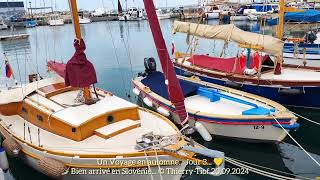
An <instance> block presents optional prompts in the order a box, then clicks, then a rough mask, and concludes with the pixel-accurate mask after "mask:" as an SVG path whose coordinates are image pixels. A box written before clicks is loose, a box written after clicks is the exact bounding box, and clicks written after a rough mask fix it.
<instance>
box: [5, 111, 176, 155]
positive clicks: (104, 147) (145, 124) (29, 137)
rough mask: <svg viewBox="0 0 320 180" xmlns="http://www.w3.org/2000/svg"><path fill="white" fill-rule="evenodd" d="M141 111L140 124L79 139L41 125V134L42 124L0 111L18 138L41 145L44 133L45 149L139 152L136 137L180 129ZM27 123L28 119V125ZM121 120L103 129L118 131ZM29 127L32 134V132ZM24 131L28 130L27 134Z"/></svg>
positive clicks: (69, 151)
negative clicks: (45, 128) (121, 130)
mask: <svg viewBox="0 0 320 180" xmlns="http://www.w3.org/2000/svg"><path fill="white" fill-rule="evenodd" d="M139 115H140V117H141V120H139V121H137V122H138V123H140V126H139V127H135V128H132V129H130V130H127V131H125V132H121V133H119V134H116V135H115V136H112V137H110V138H107V139H106V138H102V137H100V136H98V135H93V136H91V137H89V138H87V139H84V140H83V141H79V142H77V141H73V140H71V139H68V138H65V137H62V136H59V135H56V134H53V133H51V132H48V131H46V130H43V129H40V136H38V127H37V126H35V125H33V124H31V123H29V122H27V121H25V120H24V119H23V118H21V117H20V116H17V115H14V116H3V115H1V114H0V118H1V119H2V121H1V124H2V126H5V127H8V126H10V128H9V129H10V131H11V132H12V134H15V135H16V136H17V137H18V138H20V139H22V140H25V141H26V142H28V143H31V144H33V145H35V146H39V137H40V145H41V146H42V147H43V148H45V149H50V150H53V151H60V152H61V151H63V152H65V153H75V154H110V153H132V152H136V150H135V149H134V147H135V145H136V140H137V139H138V138H140V137H141V136H142V135H143V134H146V133H149V132H153V133H154V134H158V135H163V136H168V135H174V134H176V130H175V129H174V128H173V127H172V126H170V125H169V124H168V123H167V122H166V121H164V120H163V119H160V118H159V117H158V116H155V115H153V114H151V113H148V112H145V111H141V110H140V111H139ZM24 123H26V126H25V129H24ZM118 123H119V124H117V123H113V124H111V125H107V126H105V127H103V129H109V127H108V126H110V129H111V126H112V129H113V131H116V130H117V128H116V126H118V125H119V127H120V126H121V127H120V129H121V128H124V124H123V123H121V121H120V122H118ZM130 125H132V124H130ZM29 127H30V134H29V133H28V128H29ZM101 131H103V130H101ZM24 132H25V133H26V136H25V138H24Z"/></svg>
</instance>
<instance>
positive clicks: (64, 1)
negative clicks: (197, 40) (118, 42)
mask: <svg viewBox="0 0 320 180" xmlns="http://www.w3.org/2000/svg"><path fill="white" fill-rule="evenodd" d="M1 1H5V2H6V1H7V0H1ZM8 1H9V2H10V1H24V2H25V3H27V4H28V7H29V2H30V1H31V4H32V7H42V6H52V7H53V8H54V9H55V8H57V10H68V0H8ZM120 1H121V3H122V7H123V8H125V7H126V5H125V4H126V3H125V2H126V0H120ZM198 1H199V0H154V2H155V5H156V6H157V7H166V3H167V4H168V7H173V6H182V5H193V4H198ZM77 2H78V8H79V9H85V10H94V9H97V8H101V7H106V8H110V9H116V8H117V2H118V1H117V0H77ZM127 4H128V7H132V6H134V7H142V6H143V0H127Z"/></svg>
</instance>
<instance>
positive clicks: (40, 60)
mask: <svg viewBox="0 0 320 180" xmlns="http://www.w3.org/2000/svg"><path fill="white" fill-rule="evenodd" d="M160 23H161V27H162V31H163V34H164V37H165V40H166V43H167V45H168V49H169V50H170V49H171V43H172V41H174V43H175V46H176V48H177V50H178V51H181V52H185V51H186V50H187V48H188V44H186V35H185V34H181V33H177V34H175V35H173V34H172V32H171V25H172V20H161V21H160ZM195 23H196V22H195ZM205 23H207V24H211V25H215V24H219V21H215V20H213V21H208V22H205ZM235 23H236V25H237V26H238V27H240V28H241V29H244V30H248V31H255V32H258V31H260V32H264V33H265V34H272V28H269V27H263V28H260V26H259V23H257V22H235ZM81 28H82V35H83V38H84V39H85V42H86V45H87V50H86V54H87V57H88V59H89V60H90V61H92V63H93V64H94V65H95V68H96V72H97V77H98V84H97V86H99V87H101V88H103V89H107V90H109V91H111V92H113V93H114V94H116V95H118V96H120V97H122V98H125V99H128V100H131V101H132V102H136V101H137V99H136V97H135V96H133V95H132V94H131V88H132V86H131V79H132V78H134V76H135V75H137V73H138V72H141V71H143V70H144V66H143V59H144V58H145V57H155V58H156V59H157V64H158V66H157V68H158V69H160V67H159V65H160V63H159V61H158V57H157V52H156V49H155V47H154V44H153V39H152V35H151V32H150V29H149V24H148V22H147V21H135V22H117V21H111V22H97V23H91V24H86V25H82V26H81ZM17 31H24V32H25V33H28V34H30V37H29V38H28V39H24V40H17V41H9V42H6V41H3V42H1V43H0V46H1V48H0V49H1V51H2V52H6V53H7V55H8V58H9V59H10V62H11V64H12V68H13V70H14V73H15V75H16V76H17V79H18V80H19V81H20V79H21V81H24V79H25V78H26V75H27V74H29V73H35V72H39V73H40V74H41V75H42V76H44V77H45V76H46V73H47V68H46V61H48V60H56V61H61V62H66V61H67V60H68V59H69V58H70V57H71V56H72V55H73V53H74V48H73V45H72V43H73V38H74V31H73V27H72V25H70V24H67V25H64V26H58V27H49V26H41V27H37V28H32V29H24V30H17ZM1 33H8V32H6V31H1ZM198 44H199V45H198V46H197V48H196V52H197V53H206V54H207V53H208V54H210V55H214V56H220V55H221V54H222V55H223V56H225V57H228V56H237V54H239V53H240V52H239V50H238V48H237V47H238V46H237V44H235V43H232V42H229V43H227V44H226V50H225V51H224V53H222V52H223V51H222V49H223V46H224V42H223V41H219V40H205V39H198ZM3 58H4V57H2V56H1V57H0V67H1V65H2V67H1V70H0V71H1V72H2V73H1V76H2V77H3V76H4V73H3V72H4V70H3V64H4V62H3ZM2 79H5V78H1V79H0V81H1V80H2ZM1 85H4V83H1ZM129 94H131V96H130V97H128V95H129ZM298 113H306V111H304V112H298ZM308 117H310V118H311V119H316V118H319V117H320V114H319V113H318V114H309V115H308ZM301 124H302V127H301V128H300V129H299V130H298V131H297V132H291V133H292V135H293V136H294V137H295V138H296V139H297V140H298V141H299V142H300V143H301V144H302V145H303V146H304V147H306V149H307V150H310V151H311V152H313V153H314V154H320V153H319V152H320V141H315V139H314V138H315V137H314V134H315V133H316V132H319V127H314V126H312V125H310V124H308V123H306V122H301ZM194 138H195V139H196V140H197V141H199V142H200V143H203V144H205V145H206V146H208V147H210V148H212V149H218V150H222V151H224V152H225V153H226V155H227V156H229V157H232V158H236V159H241V160H244V161H248V162H252V163H256V164H259V165H263V166H267V167H271V168H274V169H278V170H281V171H285V172H289V173H291V172H293V173H301V172H308V173H309V172H311V173H313V171H307V169H309V166H308V164H305V165H304V167H300V166H299V168H301V169H300V170H297V169H295V168H291V167H292V166H291V165H289V164H288V162H287V161H286V160H283V157H282V154H283V148H279V149H278V147H277V146H276V145H273V144H250V143H244V142H238V141H231V140H230V139H217V138H214V140H213V142H210V143H207V142H204V141H203V140H202V139H201V137H200V136H197V135H196V136H195V137H194ZM280 152H281V153H280ZM290 156H291V155H290ZM299 157H305V156H303V155H301V156H300V155H299ZM295 158H296V157H295ZM298 161H300V160H298ZM298 161H295V162H298ZM305 161H306V162H309V163H312V162H311V161H309V160H308V159H307V158H306V159H305ZM11 165H12V167H11V168H12V172H13V175H14V177H15V179H16V180H25V179H30V178H32V179H39V180H40V179H41V180H45V179H46V178H45V177H44V176H42V175H40V174H38V173H36V172H35V171H33V170H32V169H30V168H25V166H24V164H22V163H21V162H19V161H18V160H12V164H11ZM228 166H230V165H228ZM310 168H312V166H310ZM316 172H319V171H316ZM314 176H315V175H314ZM258 177H259V179H261V178H262V177H260V176H258ZM311 177H312V176H311ZM186 179H212V177H211V176H203V175H195V174H193V175H192V176H191V177H187V178H186ZM217 179H257V176H256V175H255V174H253V173H250V174H249V175H246V176H222V177H218V178H217ZM9 180H12V178H9Z"/></svg>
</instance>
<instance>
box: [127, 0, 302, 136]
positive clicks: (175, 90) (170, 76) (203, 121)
mask: <svg viewBox="0 0 320 180" xmlns="http://www.w3.org/2000/svg"><path fill="white" fill-rule="evenodd" d="M144 2H145V3H147V2H148V3H149V1H148V0H145V1H144ZM151 9H152V8H151ZM146 12H147V15H148V19H149V24H150V28H151V32H152V35H153V39H154V42H155V46H156V49H157V52H158V56H159V59H160V62H161V68H162V71H163V73H161V72H158V71H156V69H157V68H156V61H155V59H154V58H146V59H145V60H144V65H145V72H144V73H140V74H139V75H140V76H138V77H137V78H136V79H134V80H133V84H134V87H135V88H134V89H133V92H134V93H135V94H136V95H138V96H139V97H140V98H141V100H142V101H143V103H144V104H146V105H147V106H148V107H150V108H153V109H154V110H156V111H158V112H159V113H161V114H163V115H165V116H167V117H171V118H172V119H173V120H175V122H176V123H178V124H180V125H181V126H182V129H185V128H186V127H191V128H194V129H196V130H197V131H198V132H199V133H200V135H201V136H202V137H203V139H205V140H206V141H210V140H211V139H212V137H211V135H210V134H213V135H219V136H226V137H231V138H238V139H245V140H251V141H273V142H279V141H282V140H283V139H284V138H285V137H286V135H287V134H286V132H285V131H283V129H282V128H283V127H285V128H287V129H296V128H298V127H299V124H298V123H296V117H295V116H294V115H293V114H292V113H290V112H288V111H287V109H286V108H284V107H283V106H281V105H279V104H277V103H274V102H272V101H269V100H266V99H264V98H260V97H257V96H255V95H250V94H247V93H244V92H240V91H236V90H232V89H230V88H223V87H221V86H217V85H213V84H209V83H207V82H202V81H200V80H198V79H197V78H196V77H195V78H184V77H181V76H178V77H177V75H176V73H175V72H174V67H173V64H172V62H171V61H170V57H169V54H168V50H167V48H166V45H165V41H164V38H163V35H162V31H161V28H160V24H159V20H158V18H157V15H156V13H154V12H153V11H151V10H150V9H148V8H146ZM199 28H200V29H201V28H202V27H201V26H199ZM220 30H221V29H220ZM191 32H192V31H191ZM255 130H257V131H255Z"/></svg>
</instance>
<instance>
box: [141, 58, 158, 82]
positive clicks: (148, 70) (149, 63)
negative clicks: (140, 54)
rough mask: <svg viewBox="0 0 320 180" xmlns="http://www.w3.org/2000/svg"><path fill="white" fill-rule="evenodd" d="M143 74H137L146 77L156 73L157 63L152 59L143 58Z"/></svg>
mask: <svg viewBox="0 0 320 180" xmlns="http://www.w3.org/2000/svg"><path fill="white" fill-rule="evenodd" d="M143 61H144V72H139V73H138V76H140V77H146V76H147V75H149V74H152V73H153V72H155V71H157V63H156V60H155V59H154V58H153V57H149V58H144V60H143Z"/></svg>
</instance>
